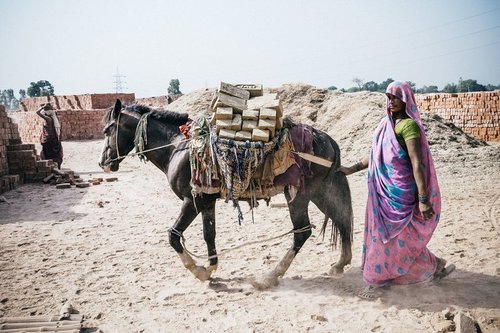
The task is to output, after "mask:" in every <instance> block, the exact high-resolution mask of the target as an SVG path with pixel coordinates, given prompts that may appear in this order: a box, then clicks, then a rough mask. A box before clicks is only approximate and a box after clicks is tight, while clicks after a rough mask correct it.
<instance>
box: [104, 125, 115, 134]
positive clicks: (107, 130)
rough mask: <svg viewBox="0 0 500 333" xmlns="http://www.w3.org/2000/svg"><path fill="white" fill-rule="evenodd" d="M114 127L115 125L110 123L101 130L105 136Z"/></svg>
mask: <svg viewBox="0 0 500 333" xmlns="http://www.w3.org/2000/svg"><path fill="white" fill-rule="evenodd" d="M114 125H115V123H111V124H109V125H108V126H106V127H104V129H103V130H102V131H103V132H104V134H105V135H109V134H110V133H111V128H112V127H113V126H114Z"/></svg>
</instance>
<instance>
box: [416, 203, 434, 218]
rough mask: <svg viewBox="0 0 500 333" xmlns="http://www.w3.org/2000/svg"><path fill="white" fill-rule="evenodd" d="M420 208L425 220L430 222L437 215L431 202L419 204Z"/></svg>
mask: <svg viewBox="0 0 500 333" xmlns="http://www.w3.org/2000/svg"><path fill="white" fill-rule="evenodd" d="M418 208H419V209H420V212H421V213H422V215H423V216H424V220H429V219H431V218H432V217H434V214H435V212H434V208H432V206H431V203H430V202H429V201H427V202H419V203H418Z"/></svg>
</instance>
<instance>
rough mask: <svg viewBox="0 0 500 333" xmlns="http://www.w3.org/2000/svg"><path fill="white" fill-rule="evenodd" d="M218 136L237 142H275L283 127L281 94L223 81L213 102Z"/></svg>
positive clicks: (256, 86) (255, 85) (255, 86)
mask: <svg viewBox="0 0 500 333" xmlns="http://www.w3.org/2000/svg"><path fill="white" fill-rule="evenodd" d="M211 107H212V109H213V110H214V111H215V113H214V117H213V118H212V122H215V128H216V131H217V134H218V135H219V137H221V138H227V139H232V140H236V141H263V142H268V141H269V140H271V139H272V138H273V137H274V135H275V133H276V130H279V129H281V128H282V127H283V108H282V106H281V102H280V100H279V98H278V96H277V94H264V93H263V89H262V85H261V84H236V85H231V84H228V83H225V82H221V83H220V86H219V89H217V91H216V92H215V94H214V98H213V100H212V103H211Z"/></svg>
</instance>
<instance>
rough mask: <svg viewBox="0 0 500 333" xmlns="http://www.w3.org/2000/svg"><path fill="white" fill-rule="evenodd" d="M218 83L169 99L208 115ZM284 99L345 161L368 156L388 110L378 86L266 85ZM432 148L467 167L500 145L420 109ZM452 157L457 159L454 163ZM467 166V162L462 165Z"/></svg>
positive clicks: (445, 166) (499, 151) (456, 166)
mask: <svg viewBox="0 0 500 333" xmlns="http://www.w3.org/2000/svg"><path fill="white" fill-rule="evenodd" d="M214 91H215V89H204V90H197V91H194V92H192V93H189V94H186V95H184V96H182V97H181V98H179V99H178V100H177V101H175V102H174V103H172V104H170V105H169V109H170V110H172V111H178V112H188V113H189V114H191V115H197V114H205V115H207V116H209V115H210V114H211V111H210V101H211V100H212V96H213V93H214ZM266 92H276V93H278V94H279V96H280V99H281V101H282V103H283V109H284V112H285V115H287V116H290V117H291V118H292V119H294V120H295V121H296V122H300V123H305V124H309V125H312V126H314V127H316V128H318V129H320V130H323V131H325V132H327V133H328V134H329V135H330V136H331V137H332V138H334V139H335V140H336V141H337V142H338V143H339V145H340V148H341V151H342V155H343V157H342V158H343V164H349V163H352V162H354V161H357V160H359V159H360V158H361V157H363V156H367V155H368V153H369V150H370V147H371V136H372V133H373V131H374V130H375V128H376V127H377V125H378V123H379V122H380V120H381V119H382V118H383V117H384V116H385V95H384V94H383V93H377V92H367V91H362V92H357V93H342V92H340V91H329V90H325V89H319V88H316V87H314V86H311V85H306V84H284V85H282V86H280V87H278V88H268V89H266ZM422 121H423V123H424V126H425V128H426V133H427V137H428V139H429V143H430V145H431V151H432V153H433V155H434V158H435V160H436V162H437V164H440V167H438V168H440V169H441V171H449V172H452V173H456V172H458V171H457V170H460V171H461V172H467V170H468V168H469V167H471V166H472V167H474V165H476V166H479V167H480V166H481V165H482V162H481V161H483V162H487V161H490V162H491V163H497V164H499V162H497V161H500V148H499V147H498V146H489V145H487V144H486V143H485V142H484V141H481V140H478V139H475V138H473V137H471V136H469V135H467V134H466V133H464V132H463V131H462V130H461V129H459V128H458V127H456V126H455V125H453V124H452V123H449V122H446V121H444V120H443V119H441V118H440V117H439V116H438V115H435V114H430V113H425V112H424V113H422ZM450 162H453V163H450ZM464 166H465V167H466V168H464Z"/></svg>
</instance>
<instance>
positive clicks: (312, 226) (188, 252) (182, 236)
mask: <svg viewBox="0 0 500 333" xmlns="http://www.w3.org/2000/svg"><path fill="white" fill-rule="evenodd" d="M313 228H316V226H315V225H314V224H309V225H308V226H305V227H303V228H300V229H297V230H295V229H292V230H290V231H287V232H285V233H283V234H281V235H277V236H273V237H269V238H266V239H261V240H256V241H251V242H246V243H243V244H241V245H238V246H235V247H232V248H229V249H225V250H222V251H220V253H218V254H214V255H211V256H199V255H196V254H194V253H193V252H191V251H189V250H188V249H187V247H186V239H185V238H184V235H183V234H182V233H181V232H180V231H177V230H176V229H174V228H170V229H169V230H168V231H169V232H170V233H173V234H175V235H177V236H179V237H180V238H181V243H182V246H183V247H184V251H186V253H187V254H189V255H190V256H192V257H195V258H198V259H206V260H210V259H214V258H218V257H222V256H223V255H225V254H227V253H229V252H232V251H234V250H237V249H240V248H242V247H246V246H249V245H254V244H259V243H264V242H268V241H271V240H273V239H278V238H281V237H284V236H286V235H288V234H300V233H303V232H306V231H309V230H312V229H313Z"/></svg>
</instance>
